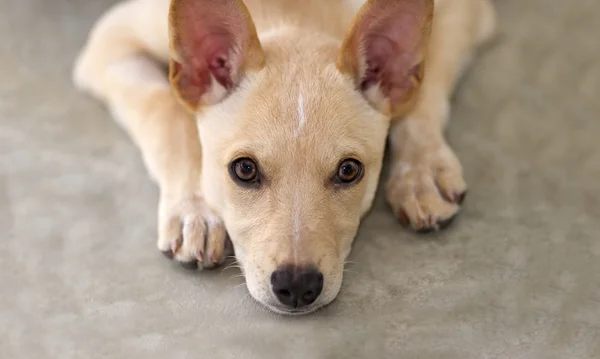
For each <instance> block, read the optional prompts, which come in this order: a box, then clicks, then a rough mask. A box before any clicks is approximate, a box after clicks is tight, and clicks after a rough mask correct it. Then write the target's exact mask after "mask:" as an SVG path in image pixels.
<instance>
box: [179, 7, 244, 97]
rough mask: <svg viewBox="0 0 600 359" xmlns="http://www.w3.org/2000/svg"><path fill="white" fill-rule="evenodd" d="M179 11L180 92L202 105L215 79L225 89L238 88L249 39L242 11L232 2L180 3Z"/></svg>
mask: <svg viewBox="0 0 600 359" xmlns="http://www.w3.org/2000/svg"><path fill="white" fill-rule="evenodd" d="M178 3H179V5H178V6H177V7H176V8H175V21H174V23H173V24H174V26H175V33H176V34H177V38H176V45H175V46H176V51H177V52H178V55H179V62H177V63H175V64H174V68H173V72H174V74H175V75H179V83H178V85H179V90H180V92H181V94H182V95H183V96H184V97H185V98H186V100H187V101H189V102H191V103H198V102H199V101H200V99H201V98H202V96H203V95H205V94H206V93H207V92H208V91H210V90H211V88H210V86H211V77H214V79H215V80H216V81H217V82H218V83H219V84H220V85H221V86H223V87H224V88H225V89H227V90H230V89H231V88H233V86H234V80H235V79H234V78H235V73H236V72H237V70H238V69H239V67H240V65H241V64H240V60H241V53H239V52H240V51H242V48H241V47H242V46H243V41H242V40H243V39H245V38H246V37H247V35H248V34H247V30H246V29H245V26H244V24H245V21H246V19H244V17H243V16H242V11H241V10H240V9H239V8H238V7H237V6H236V5H235V2H232V1H222V0H219V1H216V2H215V1H208V0H179V1H178Z"/></svg>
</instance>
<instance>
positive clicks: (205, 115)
mask: <svg viewBox="0 0 600 359" xmlns="http://www.w3.org/2000/svg"><path fill="white" fill-rule="evenodd" d="M325 3H327V5H324V4H325ZM494 21H495V20H494V12H493V7H492V5H491V3H490V2H489V0H436V1H435V2H434V1H433V0H369V1H362V0H327V1H323V0H303V1H296V0H244V1H243V2H242V0H220V1H218V2H216V1H211V0H173V1H171V2H170V1H169V0H128V1H124V2H122V3H120V4H117V5H115V6H114V7H113V8H111V9H110V10H108V11H107V12H106V14H104V15H103V16H102V17H101V18H100V19H99V21H98V23H97V24H96V25H95V26H94V28H93V29H92V31H91V33H90V36H89V39H88V42H87V44H86V45H85V47H84V48H83V50H82V52H81V54H80V56H79V57H78V59H77V61H76V65H75V69H74V81H75V83H76V84H77V85H78V87H79V88H81V89H82V90H85V91H87V92H89V93H91V94H93V95H94V96H95V97H97V98H98V99H100V100H102V101H103V102H104V103H105V104H106V105H107V106H108V107H109V108H110V110H111V111H112V113H113V114H114V116H115V117H116V119H117V121H118V122H119V123H120V124H121V125H122V126H123V127H124V128H125V130H126V131H127V132H128V133H129V134H130V135H131V138H132V139H133V141H134V142H135V143H136V144H137V146H139V148H140V151H141V154H142V156H143V159H144V161H145V164H146V166H147V168H148V171H149V173H150V175H151V177H152V178H153V179H154V180H156V182H157V183H158V185H159V186H160V190H161V197H160V203H159V210H158V248H159V249H160V250H161V251H163V252H165V253H167V254H169V255H170V256H171V257H172V258H174V259H175V260H177V261H180V262H183V263H187V264H189V263H192V264H194V265H196V264H197V265H200V266H201V267H204V268H212V267H214V266H216V265H217V264H220V263H222V261H223V259H224V257H225V256H226V253H227V251H226V244H227V239H228V237H230V239H231V242H232V244H233V247H234V249H235V254H236V258H237V260H238V262H239V263H240V265H241V267H242V270H243V272H244V274H245V277H246V282H247V286H248V289H249V291H250V293H251V294H252V296H253V297H254V298H255V299H256V300H258V301H259V302H261V303H263V304H265V305H266V306H267V307H269V308H271V309H272V310H275V311H278V312H282V313H308V312H310V311H313V310H315V309H317V308H319V307H321V306H323V305H326V304H328V303H330V302H331V301H332V300H333V299H334V298H335V297H336V296H337V294H338V292H339V289H340V286H341V283H342V274H343V266H344V263H345V260H346V258H347V256H348V254H349V253H350V249H351V245H352V242H353V240H354V237H355V235H356V232H357V229H358V226H359V223H360V220H361V219H362V218H363V217H364V215H365V214H366V213H367V212H368V211H369V209H370V207H371V203H372V200H373V198H374V195H375V191H376V188H377V183H378V181H379V176H380V171H381V166H382V158H383V153H384V148H385V144H386V138H387V139H389V142H390V149H391V153H392V160H393V167H392V173H391V176H390V178H389V180H388V182H387V187H386V198H387V201H388V202H389V204H390V207H391V208H392V210H393V211H394V214H395V215H397V216H398V217H399V219H400V220H402V221H403V222H404V223H405V224H407V225H409V226H411V227H412V228H413V229H415V230H418V231H426V230H431V229H440V228H441V227H442V226H443V224H444V223H447V222H448V221H449V220H451V219H452V218H453V217H454V216H455V215H456V214H457V212H458V211H459V208H460V203H461V201H462V198H463V197H464V193H465V192H466V189H467V187H466V184H465V182H464V180H463V176H462V168H461V165H460V162H459V160H458V159H457V157H456V156H455V154H454V153H453V151H452V150H451V148H450V147H449V146H448V144H447V142H446V140H445V138H444V135H443V132H444V128H445V126H446V123H447V122H448V115H449V107H450V104H449V98H450V96H451V94H452V91H453V90H454V87H455V84H456V81H457V79H458V78H459V76H460V74H461V72H462V70H463V69H464V66H465V65H466V63H467V62H468V60H469V59H470V58H471V55H472V54H473V52H474V50H475V49H476V47H477V46H479V45H480V44H482V43H483V42H484V41H486V40H487V39H489V38H490V36H491V35H492V34H493V30H494V27H495V24H494ZM162 64H170V66H169V67H170V73H169V76H168V77H167V76H166V75H165V74H164V73H163V71H161V66H162ZM169 81H170V82H169ZM240 157H249V158H252V159H253V160H255V161H256V163H257V164H258V168H259V171H260V172H261V176H262V177H261V183H260V187H258V188H248V187H246V186H240V185H239V184H238V183H237V182H236V181H234V180H233V179H232V175H231V171H230V170H229V168H230V164H231V162H232V161H233V160H235V159H236V158H240ZM346 158H353V159H357V160H359V161H360V162H361V163H362V164H363V165H364V176H363V178H362V180H360V181H358V182H357V183H355V184H353V185H347V186H341V185H339V184H336V183H335V181H334V180H333V178H334V177H335V173H336V171H337V166H338V165H339V163H340V161H342V160H344V159H346ZM282 265H295V266H315V267H316V268H318V270H319V271H321V272H322V273H323V275H324V288H323V291H322V293H321V295H320V296H319V298H318V299H317V300H316V301H315V302H314V303H313V304H311V305H310V306H308V307H307V308H303V310H302V311H291V310H288V308H285V307H283V306H282V305H280V304H279V303H278V301H277V299H276V297H275V296H274V295H273V293H272V291H271V288H270V276H271V273H272V272H273V271H275V270H276V269H277V268H279V267H281V266H282Z"/></svg>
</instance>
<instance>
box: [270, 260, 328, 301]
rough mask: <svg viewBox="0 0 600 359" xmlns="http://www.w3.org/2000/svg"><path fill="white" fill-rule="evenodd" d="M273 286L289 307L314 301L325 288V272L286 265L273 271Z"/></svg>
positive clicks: (281, 299) (279, 297)
mask: <svg viewBox="0 0 600 359" xmlns="http://www.w3.org/2000/svg"><path fill="white" fill-rule="evenodd" d="M271 286H272V287H273V293H275V296H276V297H277V299H278V300H279V301H280V302H281V304H284V305H286V306H288V307H292V308H301V307H304V306H307V305H309V304H311V303H312V302H314V301H315V300H316V299H317V297H318V296H319V294H321V291H322V290H323V274H321V272H319V271H318V270H316V269H314V268H298V267H293V266H285V267H281V268H280V269H278V270H276V271H275V272H273V274H272V275H271Z"/></svg>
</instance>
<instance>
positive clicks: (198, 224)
mask: <svg viewBox="0 0 600 359" xmlns="http://www.w3.org/2000/svg"><path fill="white" fill-rule="evenodd" d="M158 231H159V237H158V249H159V250H160V251H161V252H163V253H164V254H165V255H166V256H167V257H169V258H172V259H174V260H176V261H178V262H180V263H181V264H182V265H183V266H184V267H185V268H188V269H197V268H200V269H202V268H207V269H208V268H214V267H216V266H218V265H220V264H221V263H223V261H224V260H225V257H226V256H227V255H230V254H231V245H230V243H229V239H228V236H227V231H226V229H225V226H224V224H223V221H222V220H221V219H220V218H219V217H218V216H217V215H216V214H215V213H214V212H213V211H212V210H211V209H210V208H209V207H208V206H207V204H206V203H205V202H204V200H203V199H202V198H201V197H199V196H196V195H190V196H185V197H183V198H177V197H173V196H161V200H160V207H159V229H158Z"/></svg>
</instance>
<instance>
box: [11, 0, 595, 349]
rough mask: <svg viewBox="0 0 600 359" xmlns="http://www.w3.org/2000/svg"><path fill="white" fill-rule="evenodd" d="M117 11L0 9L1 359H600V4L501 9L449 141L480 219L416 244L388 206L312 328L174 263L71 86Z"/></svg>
mask: <svg viewBox="0 0 600 359" xmlns="http://www.w3.org/2000/svg"><path fill="white" fill-rule="evenodd" d="M323 1H324V4H325V3H326V0H323ZM114 3H116V1H115V0H94V1H83V0H19V1H15V0H0V48H1V51H0V240H1V242H0V358H6V359H8V358H10V359H17V358H19V359H20V358H61V359H68V358H87V359H92V358H122V357H130V358H138V357H144V358H166V357H168V358H209V357H210V358H359V357H374V358H387V357H390V358H419V359H428V358H463V359H464V358H528V359H534V358H540V359H542V358H543V359H549V358H590V359H592V358H600V310H599V308H600V261H599V256H600V220H599V219H600V41H599V39H598V38H599V34H600V20H599V17H600V2H598V1H597V0H570V1H564V0H527V1H523V0H496V1H494V3H495V5H496V7H497V11H498V16H499V26H500V31H499V34H498V36H497V38H496V39H495V40H494V41H493V42H492V43H490V44H489V45H488V46H486V48H485V49H482V51H481V52H480V54H479V55H478V57H477V58H476V60H475V61H474V63H473V65H472V67H471V68H470V69H469V71H468V72H467V73H466V75H465V77H464V79H463V81H462V83H461V86H460V88H459V89H458V91H457V93H456V95H455V98H454V100H453V106H454V107H453V111H452V118H451V126H450V128H449V132H448V136H449V141H450V142H451V145H452V146H453V148H454V149H455V151H456V152H457V155H458V156H459V158H460V159H461V161H462V163H463V166H464V168H465V175H466V180H467V182H468V183H469V185H470V191H469V198H468V199H467V201H466V206H465V208H464V211H463V213H462V215H461V216H460V217H459V219H458V221H457V222H456V223H455V225H454V226H453V227H452V228H451V229H449V230H448V231H446V232H443V233H440V234H437V235H433V236H430V237H423V236H418V235H414V234H412V233H409V232H407V231H406V230H404V229H403V228H402V227H401V226H400V225H399V224H398V223H397V221H396V220H395V219H394V218H393V216H392V214H391V212H390V211H389V210H388V208H387V206H386V205H385V203H384V201H383V200H382V198H381V197H382V196H381V192H380V194H379V197H378V200H377V203H376V206H375V209H374V211H373V212H372V214H371V215H370V216H369V217H368V219H367V220H366V222H365V223H364V225H363V228H362V229H361V233H360V235H359V238H358V239H357V241H356V244H355V247H354V250H353V253H352V256H351V258H350V260H352V261H353V262H356V263H355V264H354V265H352V266H350V268H349V273H348V274H347V275H346V279H345V282H344V287H343V289H342V292H341V294H340V296H339V299H338V300H337V301H336V302H334V303H333V304H332V305H331V306H330V307H328V308H327V309H325V310H323V311H322V312H320V313H317V314H316V315H312V316H308V317H302V318H295V319H289V318H284V317H279V316H276V315H273V314H271V313H268V312H266V311H265V310H263V309H261V308H260V307H258V306H257V305H256V304H255V303H254V302H253V301H252V300H251V299H250V298H249V296H247V292H246V290H245V288H244V286H243V285H242V286H239V284H242V283H243V282H242V279H241V278H236V277H235V276H236V275H237V274H239V272H238V271H237V269H235V268H233V269H227V270H217V271H214V272H210V273H206V272H203V273H193V272H187V271H184V270H181V269H180V268H178V267H177V266H175V265H172V264H171V263H169V262H168V261H166V260H165V259H163V258H162V256H160V254H159V253H158V251H157V250H156V249H155V244H154V243H155V237H156V233H155V214H156V205H157V200H158V191H157V188H156V187H155V186H154V184H152V183H151V182H150V181H149V179H148V177H147V175H146V172H145V169H144V166H143V164H142V162H141V157H140V155H139V153H138V152H137V150H136V148H135V147H134V145H133V144H132V143H131V142H130V140H129V139H128V138H127V136H126V134H125V133H124V132H123V131H122V130H121V129H120V128H119V127H118V126H117V125H116V124H115V123H114V122H113V120H112V119H111V117H110V115H109V113H107V111H106V109H105V108H104V107H103V106H102V105H101V104H99V103H98V102H96V101H94V100H93V99H91V98H89V97H87V96H85V95H83V94H81V93H78V92H77V91H76V90H75V89H74V87H73V85H72V82H71V67H72V64H73V61H74V58H75V56H76V54H77V53H78V51H79V50H80V49H81V46H82V45H83V44H84V41H85V39H86V36H87V34H88V31H89V30H90V28H91V26H92V25H93V23H94V22H95V21H96V20H97V18H98V17H99V16H100V15H101V14H102V13H103V12H104V11H106V10H107V9H108V8H109V7H110V6H111V5H112V4H114Z"/></svg>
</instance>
